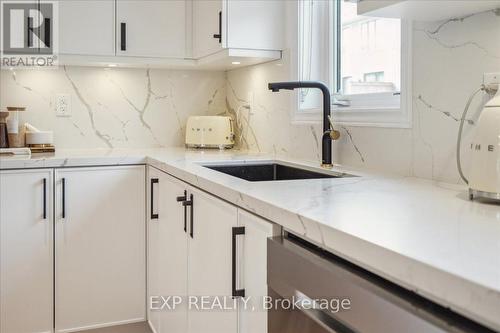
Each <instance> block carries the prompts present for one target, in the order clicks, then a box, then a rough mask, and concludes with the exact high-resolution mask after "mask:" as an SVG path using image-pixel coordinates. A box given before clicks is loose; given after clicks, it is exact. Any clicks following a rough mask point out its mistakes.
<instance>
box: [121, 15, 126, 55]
mask: <svg viewBox="0 0 500 333" xmlns="http://www.w3.org/2000/svg"><path fill="white" fill-rule="evenodd" d="M120 49H121V50H122V51H127V23H124V22H122V23H120Z"/></svg>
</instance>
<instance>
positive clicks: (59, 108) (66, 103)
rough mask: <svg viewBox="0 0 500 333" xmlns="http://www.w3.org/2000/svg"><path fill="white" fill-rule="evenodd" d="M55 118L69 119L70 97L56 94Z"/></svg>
mask: <svg viewBox="0 0 500 333" xmlns="http://www.w3.org/2000/svg"><path fill="white" fill-rule="evenodd" d="M55 104H56V116H57V117H71V96H70V95H68V94H57V96H56V103H55Z"/></svg>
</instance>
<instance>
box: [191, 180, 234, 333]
mask: <svg viewBox="0 0 500 333" xmlns="http://www.w3.org/2000/svg"><path fill="white" fill-rule="evenodd" d="M188 192H189V193H190V195H192V201H193V203H192V205H193V206H192V207H193V210H192V215H191V213H190V214H189V221H190V222H191V219H193V220H192V223H189V225H190V226H189V234H190V236H189V245H188V247H189V249H188V294H189V295H195V296H217V297H226V299H227V300H231V296H232V283H231V282H232V279H231V278H232V246H231V245H232V231H233V227H236V226H237V219H238V215H237V208H236V207H235V206H233V205H230V204H228V203H227V202H225V201H222V200H220V199H218V198H216V197H214V196H213V195H210V194H207V193H205V192H203V191H200V190H198V189H195V188H193V187H190V188H189V190H188ZM188 318H189V320H188V332H190V333H234V332H237V319H238V318H237V311H236V309H234V310H231V309H230V310H224V311H222V310H220V311H217V310H211V311H206V310H205V311H203V310H197V309H196V308H195V307H191V309H190V311H189V315H188Z"/></svg>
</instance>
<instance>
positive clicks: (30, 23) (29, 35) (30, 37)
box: [26, 16, 33, 47]
mask: <svg viewBox="0 0 500 333" xmlns="http://www.w3.org/2000/svg"><path fill="white" fill-rule="evenodd" d="M27 25H28V27H27V29H26V34H27V36H26V37H27V38H26V41H27V43H28V45H27V46H28V47H32V46H33V35H32V30H31V27H32V26H33V18H32V17H31V16H30V17H28V21H27Z"/></svg>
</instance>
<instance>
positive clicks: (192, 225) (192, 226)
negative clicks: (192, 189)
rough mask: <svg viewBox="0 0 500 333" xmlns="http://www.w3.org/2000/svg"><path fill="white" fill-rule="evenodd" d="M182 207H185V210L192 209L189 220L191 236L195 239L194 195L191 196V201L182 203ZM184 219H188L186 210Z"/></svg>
mask: <svg viewBox="0 0 500 333" xmlns="http://www.w3.org/2000/svg"><path fill="white" fill-rule="evenodd" d="M182 205H183V206H184V208H186V207H187V206H189V207H190V214H189V218H190V226H189V236H191V238H193V235H194V230H193V228H194V222H193V220H194V217H193V215H194V208H193V206H194V205H193V195H192V194H191V195H190V196H189V200H187V201H184V202H183V203H182ZM184 218H186V210H184ZM184 230H186V228H185V227H184Z"/></svg>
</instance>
